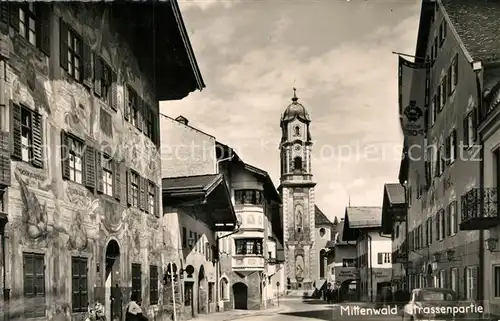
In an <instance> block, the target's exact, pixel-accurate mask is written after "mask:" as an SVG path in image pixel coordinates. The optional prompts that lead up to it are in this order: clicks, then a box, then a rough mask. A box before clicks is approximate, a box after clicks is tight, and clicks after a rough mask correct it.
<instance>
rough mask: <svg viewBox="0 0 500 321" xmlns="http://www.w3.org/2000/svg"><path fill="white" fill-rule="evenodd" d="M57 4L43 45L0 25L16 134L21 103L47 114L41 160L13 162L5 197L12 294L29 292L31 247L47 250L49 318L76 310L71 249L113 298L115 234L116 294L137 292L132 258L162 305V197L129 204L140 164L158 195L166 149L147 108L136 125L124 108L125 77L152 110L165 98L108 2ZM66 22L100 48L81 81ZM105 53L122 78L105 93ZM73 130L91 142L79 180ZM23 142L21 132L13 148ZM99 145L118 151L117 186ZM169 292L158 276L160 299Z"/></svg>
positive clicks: (99, 294) (90, 278) (94, 284)
mask: <svg viewBox="0 0 500 321" xmlns="http://www.w3.org/2000/svg"><path fill="white" fill-rule="evenodd" d="M50 8H53V10H49V5H47V7H46V8H45V9H44V10H46V14H47V16H48V17H50V18H49V20H48V21H50V23H49V27H47V28H46V29H45V31H46V32H47V37H48V40H44V41H46V42H48V44H46V46H45V47H44V49H43V50H44V51H45V52H44V51H42V49H39V48H37V47H36V46H33V45H31V44H30V43H28V42H27V41H26V40H25V39H24V38H23V37H21V36H20V35H19V34H18V33H17V32H16V30H15V28H12V27H11V28H10V30H9V32H7V30H2V35H1V36H2V39H1V41H2V48H3V49H4V50H5V48H8V50H9V52H8V54H6V55H7V56H9V58H8V61H7V71H6V74H7V76H6V79H5V94H6V97H7V98H8V99H10V108H11V109H10V110H9V112H8V114H10V115H9V116H8V117H12V118H14V123H13V125H12V124H11V125H9V126H7V127H10V130H11V131H12V135H16V128H17V127H16V126H18V125H19V124H17V123H16V121H19V120H18V119H17V118H16V117H17V114H16V113H17V111H16V109H14V108H16V105H19V106H20V105H22V106H23V107H24V108H25V109H26V110H28V111H29V112H30V113H31V114H32V115H33V116H32V119H33V120H34V121H39V122H40V123H39V124H36V123H34V124H33V125H34V126H38V127H36V128H35V127H33V128H35V129H34V131H35V130H36V129H38V130H39V133H37V134H36V135H35V133H34V134H33V140H34V142H33V153H34V154H35V156H38V160H37V162H36V163H35V161H34V160H33V161H32V162H31V163H27V162H22V161H18V160H15V161H13V163H12V177H13V179H12V186H11V188H9V190H8V193H7V195H6V199H5V201H6V204H7V206H8V212H9V225H8V228H7V231H8V237H9V240H8V244H7V245H8V248H7V251H8V252H7V258H8V262H7V264H8V265H7V283H6V286H7V287H8V288H10V289H11V296H12V297H13V298H18V297H21V298H22V297H23V288H24V286H25V284H24V283H25V282H27V281H26V280H27V278H26V277H23V266H24V267H25V268H26V264H27V263H26V261H25V260H23V253H36V254H40V255H42V256H41V257H42V258H43V266H44V268H43V272H42V271H39V272H38V275H37V277H39V278H40V277H41V278H42V280H43V281H42V283H40V284H42V285H43V287H44V291H45V297H46V299H45V304H46V305H47V316H48V318H49V319H50V318H52V317H54V316H55V314H57V313H60V314H63V315H65V316H66V317H67V318H69V317H70V315H71V314H72V311H71V310H72V309H71V302H72V291H74V289H72V273H71V271H72V269H71V268H72V263H71V262H72V257H82V258H85V259H86V260H87V261H86V267H87V273H86V276H85V278H86V286H87V287H88V300H89V301H90V302H91V303H93V302H94V301H95V300H100V301H101V302H102V303H103V304H105V306H106V307H107V308H109V302H108V301H107V299H106V298H107V293H106V294H105V291H106V290H105V286H106V283H105V273H106V262H105V253H106V247H107V245H108V244H109V242H110V241H111V240H114V241H116V243H117V244H118V247H119V254H120V256H119V260H118V261H119V262H117V264H118V267H117V266H116V265H115V267H114V270H113V271H115V272H116V275H117V276H118V277H114V280H113V281H114V282H113V285H118V288H119V289H120V291H119V294H117V295H118V296H121V303H122V305H124V304H126V303H127V302H128V299H129V296H130V289H131V286H132V277H131V263H138V264H141V270H142V276H141V280H142V281H141V284H142V289H141V292H142V302H143V306H144V307H145V308H146V309H147V311H149V312H150V313H153V311H156V312H155V313H156V314H160V313H161V310H162V309H161V305H160V306H158V305H155V306H150V298H149V294H150V282H149V273H150V268H149V266H150V265H154V266H157V267H159V273H158V275H159V278H160V280H161V276H162V275H163V271H162V248H161V247H162V233H161V232H159V230H160V231H161V229H160V222H159V220H158V219H157V217H156V216H159V214H160V213H159V208H160V200H159V198H158V197H156V200H155V206H154V207H155V210H154V212H155V213H146V211H147V209H148V208H149V206H148V199H147V194H146V193H142V192H141V193H140V195H142V199H141V200H140V201H139V204H138V206H131V204H130V203H131V198H130V192H129V190H130V189H128V188H127V184H128V182H129V179H130V170H133V171H135V172H136V173H137V174H138V175H139V176H140V177H142V178H143V179H141V180H140V182H141V183H140V189H141V190H144V189H145V186H147V185H143V184H145V182H148V181H150V182H152V183H154V185H155V193H156V195H158V193H159V192H158V186H159V185H160V184H161V180H160V177H161V172H160V169H161V168H160V166H161V164H160V155H159V152H158V150H157V147H156V146H155V144H154V143H153V141H152V140H151V139H150V138H149V137H146V135H145V134H144V131H146V129H145V128H146V127H142V125H144V126H145V122H144V121H143V118H142V117H143V115H141V116H139V117H138V119H139V123H138V125H137V126H133V125H132V124H131V123H130V122H129V121H127V120H126V118H130V117H131V116H130V114H128V113H127V112H125V108H124V107H125V99H126V94H125V90H124V84H128V85H129V86H131V87H132V88H133V89H134V90H135V91H136V92H137V94H138V95H139V97H140V99H141V101H144V106H146V105H149V106H151V111H153V112H154V114H155V115H158V102H157V101H156V100H155V94H154V90H153V86H152V84H151V83H150V80H149V79H152V77H151V75H149V74H146V73H144V72H143V71H142V70H144V69H143V68H139V61H138V60H139V58H136V57H134V56H133V54H132V51H131V47H130V46H129V42H128V41H127V39H126V38H125V37H124V35H123V34H119V33H118V32H116V31H115V29H114V25H113V23H111V22H110V20H109V15H108V14H109V12H108V11H106V10H104V7H103V6H100V7H98V6H95V7H94V6H84V5H77V4H75V5H61V4H52V5H51V7H50ZM98 8H100V9H98ZM44 12H45V11H44ZM61 21H64V22H65V24H64V23H61ZM62 26H66V27H68V26H71V29H72V30H74V32H76V33H78V35H80V37H81V39H82V40H83V41H84V42H85V44H86V45H84V47H85V48H87V50H91V52H92V54H89V55H88V56H85V57H83V58H82V59H87V58H89V57H94V58H92V59H90V60H87V61H83V68H84V69H85V71H83V70H82V71H81V72H84V76H85V77H87V76H89V78H85V77H84V78H83V79H82V81H81V82H79V81H75V80H74V79H73V78H71V77H70V76H68V74H67V72H66V70H64V69H65V68H67V67H66V66H65V67H61V65H62V64H61V62H62V61H63V59H64V58H61V57H62V56H61V55H60V54H59V52H60V50H59V49H60V38H61V37H64V35H63V36H61V32H62V31H61V30H62V29H63V27H62ZM66 31H67V29H66ZM47 49H48V50H47ZM47 51H48V52H47ZM4 54H5V53H4ZM99 57H100V59H102V61H104V62H105V63H106V64H108V65H109V67H110V68H111V69H112V70H113V73H112V74H113V80H114V83H113V85H112V86H111V88H110V93H109V95H110V96H109V99H108V100H107V102H104V100H106V99H104V98H102V97H101V96H102V94H98V93H97V91H98V89H97V88H100V86H99V85H98V82H97V81H94V79H93V78H94V77H92V76H90V75H89V74H88V73H89V72H90V73H91V74H93V75H95V74H94V73H93V72H92V70H93V68H94V67H95V63H92V64H91V61H93V62H95V61H97V59H98V58H99ZM99 61H101V60H99ZM86 64H88V65H89V67H85V66H86ZM144 110H146V109H144ZM37 115H39V116H37ZM156 117H157V116H156ZM62 132H64V133H66V135H62V134H61V133H62ZM68 135H73V136H74V137H75V138H77V139H79V140H81V142H83V143H84V146H85V150H84V157H83V158H84V159H83V166H82V170H83V177H84V179H83V180H82V183H81V184H79V183H75V182H72V181H70V180H68V179H67V176H68V173H67V172H65V170H66V169H67V168H66V167H65V166H66V164H67V163H66V162H68V160H67V159H63V156H65V149H64V148H61V146H62V145H63V143H65V141H64V137H68ZM14 139H15V138H14ZM37 140H38V141H37ZM37 144H38V145H37ZM16 146H17V145H16V144H15V142H14V148H13V150H14V152H17V150H16ZM66 151H67V150H66ZM99 152H105V153H106V154H108V155H109V156H110V157H111V159H112V160H113V163H112V164H113V166H114V167H113V172H114V175H113V186H114V188H113V194H112V196H107V195H104V194H103V193H102V189H101V190H100V187H102V185H103V183H102V179H101V178H102V176H101V175H102V166H103V165H102V163H101V164H100V162H99V160H100V159H101V158H100V156H101V154H99ZM16 156H19V155H16ZM63 169H64V170H63ZM68 171H69V169H68ZM149 212H150V211H149ZM108 285H109V284H108ZM162 293H163V291H162V284H161V282H159V296H160V298H159V302H162ZM42 306H43V305H42ZM120 310H121V309H120V308H118V310H117V311H118V313H119V312H121V311H120ZM107 312H109V309H108V311H107ZM78 314H79V313H77V314H76V315H78Z"/></svg>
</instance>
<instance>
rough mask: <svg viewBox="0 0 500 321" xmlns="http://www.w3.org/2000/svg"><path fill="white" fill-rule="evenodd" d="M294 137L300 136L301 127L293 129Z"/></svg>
mask: <svg viewBox="0 0 500 321" xmlns="http://www.w3.org/2000/svg"><path fill="white" fill-rule="evenodd" d="M293 135H294V136H300V127H299V126H295V127H294V128H293Z"/></svg>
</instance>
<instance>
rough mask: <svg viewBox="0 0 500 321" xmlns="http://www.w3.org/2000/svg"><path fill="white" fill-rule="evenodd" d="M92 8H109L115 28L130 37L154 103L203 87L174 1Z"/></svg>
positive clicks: (117, 3)
mask: <svg viewBox="0 0 500 321" xmlns="http://www.w3.org/2000/svg"><path fill="white" fill-rule="evenodd" d="M92 5H105V6H108V5H109V6H111V16H112V18H113V19H114V20H115V24H116V25H117V28H119V30H120V32H121V33H123V34H125V35H130V37H131V42H132V43H131V45H132V51H133V52H134V55H135V56H136V57H140V58H141V59H139V64H140V68H141V69H143V70H149V72H148V73H149V74H150V76H151V77H152V78H153V82H154V85H155V92H156V98H157V100H179V99H182V98H184V97H186V96H187V95H188V94H189V93H190V92H193V91H195V90H202V89H203V88H205V83H204V81H203V78H202V76H201V72H200V69H199V66H198V63H197V61H196V58H195V55H194V52H193V48H192V46H191V42H190V40H189V37H188V34H187V31H186V26H185V24H184V20H183V18H182V14H181V12H180V9H179V5H178V3H177V0H163V1H158V0H156V1H155V0H152V1H147V2H144V1H138V2H136V1H114V2H111V3H103V4H92ZM151 65H153V66H151Z"/></svg>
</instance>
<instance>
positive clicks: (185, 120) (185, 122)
mask: <svg viewBox="0 0 500 321" xmlns="http://www.w3.org/2000/svg"><path fill="white" fill-rule="evenodd" d="M175 120H176V121H178V122H179V123H181V124H184V125H187V124H188V123H189V120H187V118H186V117H184V116H182V115H180V116H177V118H176V119H175Z"/></svg>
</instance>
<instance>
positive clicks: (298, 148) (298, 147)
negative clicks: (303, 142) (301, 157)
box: [295, 144, 302, 152]
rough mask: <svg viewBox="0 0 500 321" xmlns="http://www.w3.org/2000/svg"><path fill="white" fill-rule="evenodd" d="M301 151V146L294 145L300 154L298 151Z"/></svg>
mask: <svg viewBox="0 0 500 321" xmlns="http://www.w3.org/2000/svg"><path fill="white" fill-rule="evenodd" d="M301 149H302V146H300V145H299V144H297V145H295V150H296V151H298V152H300V150H301Z"/></svg>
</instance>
